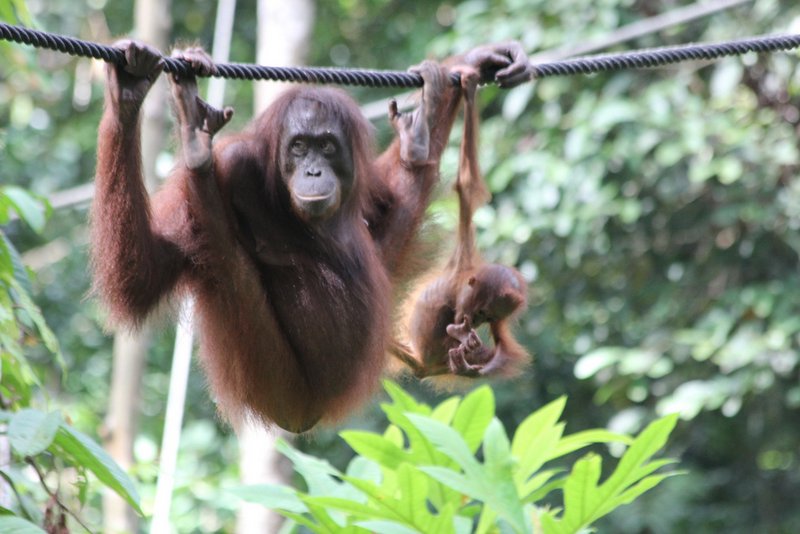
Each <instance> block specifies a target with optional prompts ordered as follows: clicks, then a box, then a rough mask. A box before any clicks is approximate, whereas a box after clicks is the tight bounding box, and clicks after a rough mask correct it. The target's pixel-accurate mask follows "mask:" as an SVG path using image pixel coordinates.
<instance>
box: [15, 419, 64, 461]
mask: <svg viewBox="0 0 800 534" xmlns="http://www.w3.org/2000/svg"><path fill="white" fill-rule="evenodd" d="M61 423H62V419H61V414H59V413H58V412H50V413H44V412H42V411H39V410H34V409H31V408H27V409H24V410H20V411H18V412H17V413H15V414H14V417H13V418H12V419H11V422H10V423H9V425H8V440H9V442H10V443H11V447H12V448H13V449H14V452H16V453H17V454H19V455H20V456H36V455H37V454H39V453H41V452H43V451H45V450H46V449H47V448H48V447H49V446H50V445H51V444H52V443H53V439H54V438H55V436H56V433H57V432H58V428H59V426H60V425H61Z"/></svg>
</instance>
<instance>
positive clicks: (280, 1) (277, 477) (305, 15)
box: [236, 0, 314, 534]
mask: <svg viewBox="0 0 800 534" xmlns="http://www.w3.org/2000/svg"><path fill="white" fill-rule="evenodd" d="M313 22H314V3H313V0H259V1H258V28H259V32H258V51H257V52H256V62H257V63H259V64H262V65H271V66H279V67H287V66H298V65H302V64H304V63H305V58H306V55H307V53H308V45H307V43H308V40H309V39H310V38H311V30H312V27H313ZM256 83H257V85H256V88H255V94H254V111H255V113H256V114H259V113H261V112H262V111H263V110H264V109H265V108H266V107H267V106H268V105H269V104H270V102H272V100H273V99H274V98H275V96H276V95H277V94H278V93H279V92H280V91H282V90H283V89H284V87H283V84H280V83H276V82H264V81H262V82H256ZM278 437H283V438H284V439H287V438H288V434H286V433H285V432H282V431H279V430H278V429H276V430H274V431H272V432H267V431H265V430H264V429H262V428H255V427H253V426H252V425H250V424H244V425H243V427H242V428H241V429H240V430H239V453H240V454H239V458H240V459H239V469H240V473H241V478H242V482H243V483H244V484H263V483H273V484H287V483H289V480H290V475H291V469H290V467H289V465H288V464H287V462H286V459H285V458H283V456H281V455H280V454H279V453H278V452H277V451H276V450H275V440H276V439H278ZM282 523H283V519H282V518H281V516H279V515H278V514H276V513H275V512H273V511H271V510H268V509H267V508H264V507H263V506H261V505H257V504H249V503H244V504H242V505H241V507H240V508H239V514H238V521H237V526H236V532H237V534H249V533H251V532H264V533H273V532H277V531H278V530H279V529H280V526H281V524H282Z"/></svg>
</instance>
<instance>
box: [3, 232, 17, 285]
mask: <svg viewBox="0 0 800 534" xmlns="http://www.w3.org/2000/svg"><path fill="white" fill-rule="evenodd" d="M0 235H2V236H3V239H0V279H8V278H10V277H13V276H14V274H15V273H14V261H13V260H12V253H11V250H12V248H13V247H11V242H10V241H9V240H8V239H7V238H6V234H5V232H3V230H2V228H0Z"/></svg>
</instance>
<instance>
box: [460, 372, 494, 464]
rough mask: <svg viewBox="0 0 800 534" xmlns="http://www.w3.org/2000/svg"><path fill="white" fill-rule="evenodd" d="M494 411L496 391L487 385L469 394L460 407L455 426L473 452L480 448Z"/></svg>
mask: <svg viewBox="0 0 800 534" xmlns="http://www.w3.org/2000/svg"><path fill="white" fill-rule="evenodd" d="M494 412H495V402H494V393H493V392H492V390H491V388H490V387H489V386H485V385H484V386H481V387H479V388H478V389H476V390H475V391H473V392H472V393H470V394H469V395H467V396H466V397H465V398H464V400H463V401H462V402H461V405H460V406H459V407H458V411H456V415H455V417H454V418H453V428H455V429H456V430H457V431H458V432H459V433H460V434H461V436H463V438H464V441H466V443H467V446H468V447H469V450H470V451H472V452H473V453H474V452H475V451H477V450H478V447H479V446H480V444H481V441H482V440H483V434H484V432H486V427H487V426H489V422H490V421H491V420H492V418H493V417H494Z"/></svg>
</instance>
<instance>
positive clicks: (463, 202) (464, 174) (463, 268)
mask: <svg viewBox="0 0 800 534" xmlns="http://www.w3.org/2000/svg"><path fill="white" fill-rule="evenodd" d="M459 70H461V75H462V85H463V86H464V102H465V105H464V109H465V111H464V113H465V117H464V133H463V138H462V144H461V157H460V159H461V161H460V164H459V173H458V178H457V180H456V191H457V192H458V198H459V231H458V242H457V245H456V248H455V250H454V251H453V254H452V256H451V257H450V260H449V262H448V263H447V265H446V266H445V268H444V269H443V271H442V272H441V273H439V274H437V275H435V276H434V277H432V278H431V279H429V280H428V281H426V282H425V283H424V284H422V285H421V286H420V289H419V290H418V291H417V292H416V294H414V295H413V297H412V300H411V305H410V316H409V318H408V330H409V331H408V335H409V338H410V343H411V347H410V348H411V352H412V354H410V355H407V356H408V357H405V358H404V359H405V360H406V361H407V363H410V364H411V365H412V367H415V372H416V374H417V375H418V376H434V375H441V374H448V373H449V374H452V375H460V376H486V375H498V376H506V377H510V376H514V375H516V374H518V373H519V372H520V371H521V370H522V369H523V368H524V366H525V365H526V364H527V362H528V360H529V359H530V357H529V355H528V353H527V351H526V350H525V348H524V347H522V345H520V344H519V343H518V342H517V341H516V339H515V338H514V336H513V334H512V332H511V328H510V326H509V324H510V321H512V320H513V319H514V318H515V317H516V316H517V315H518V314H519V313H521V312H522V311H523V310H524V309H525V307H526V305H527V290H526V284H525V280H524V278H523V277H522V275H521V274H520V273H519V272H518V271H516V270H515V269H513V268H511V267H507V266H504V265H498V264H487V263H486V262H485V261H484V260H483V258H482V257H481V256H480V253H479V252H478V250H477V247H476V244H475V235H474V234H475V231H474V227H473V225H472V215H473V213H474V211H475V210H476V209H477V208H478V207H479V206H480V205H481V204H483V203H484V202H486V201H487V200H488V197H489V193H488V191H487V190H486V187H485V185H484V183H483V180H482V179H481V176H480V172H479V166H478V156H477V152H478V148H477V137H478V113H477V108H476V105H475V90H476V87H477V81H478V73H477V72H475V71H474V69H469V68H467V69H459ZM482 324H488V325H489V330H490V333H491V336H492V339H493V341H494V346H493V347H487V346H484V345H483V343H482V341H481V340H480V338H479V337H478V335H477V333H476V331H475V330H474V329H473V327H475V328H477V327H478V326H480V325H482ZM400 350H402V349H400V348H397V347H395V352H397V351H400ZM401 357H402V356H401ZM409 358H412V359H413V360H412V359H409Z"/></svg>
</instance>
